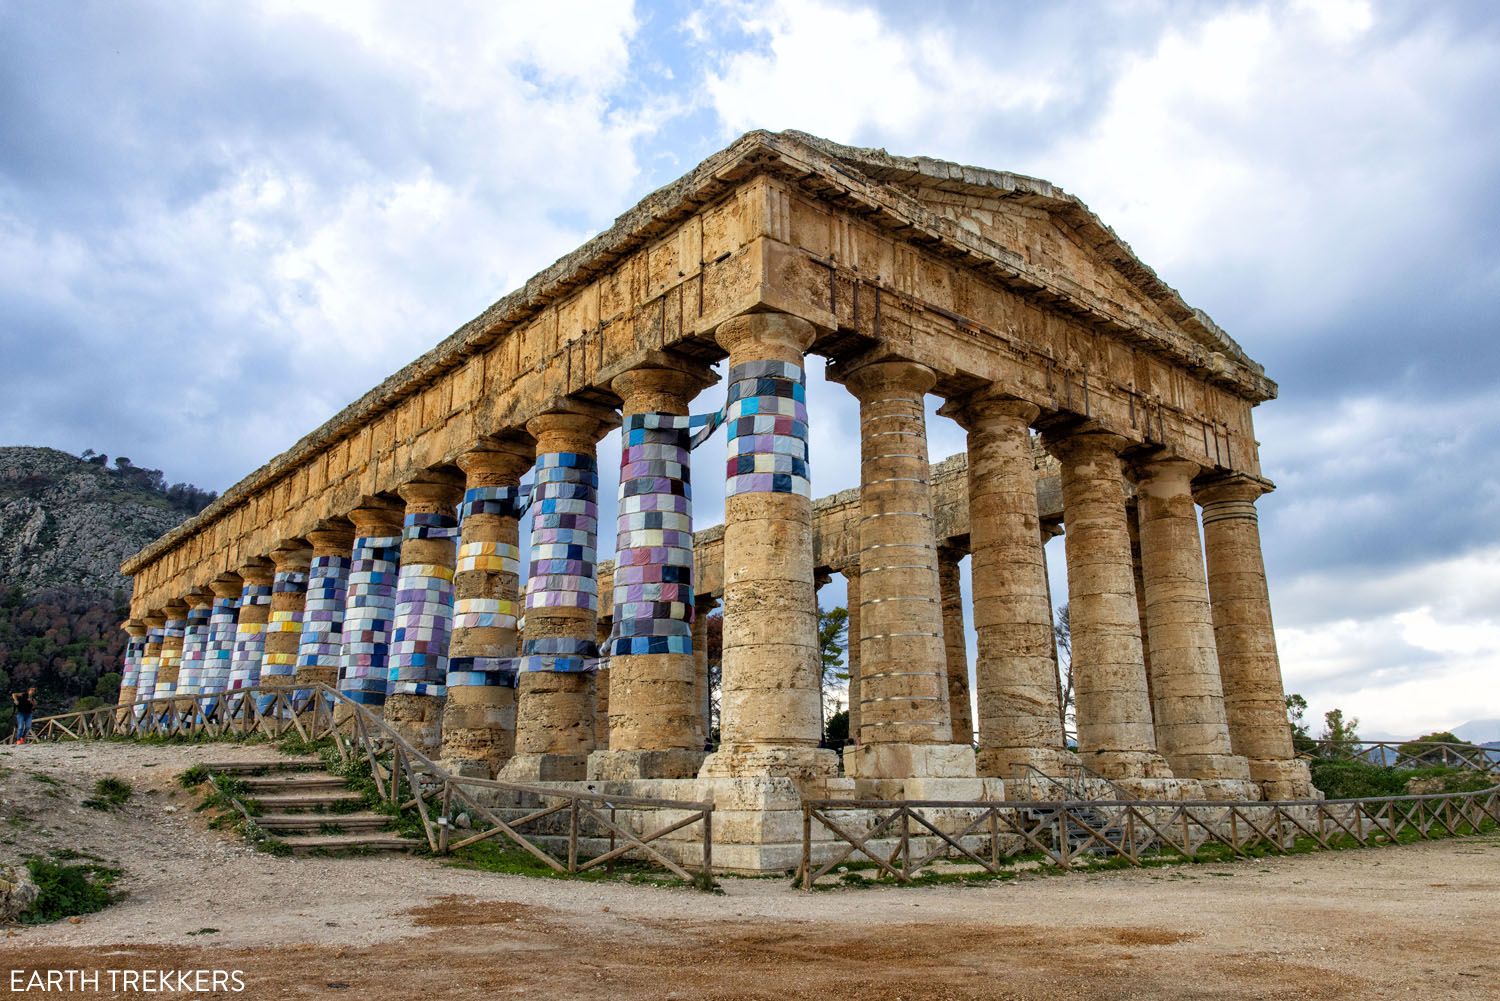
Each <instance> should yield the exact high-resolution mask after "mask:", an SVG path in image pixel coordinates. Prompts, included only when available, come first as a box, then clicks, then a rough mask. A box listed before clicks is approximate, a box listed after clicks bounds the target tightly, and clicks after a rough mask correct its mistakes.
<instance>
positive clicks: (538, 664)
mask: <svg viewBox="0 0 1500 1001" xmlns="http://www.w3.org/2000/svg"><path fill="white" fill-rule="evenodd" d="M608 666H609V664H608V660H607V658H602V657H600V656H599V645H598V644H597V643H595V642H594V641H593V640H581V639H574V638H573V637H571V636H552V637H547V638H544V639H534V640H527V641H526V642H524V643H523V644H521V656H520V657H518V658H516V670H517V671H521V672H525V671H552V672H555V673H559V674H562V673H566V674H579V673H586V672H591V671H598V670H600V669H601V668H603V667H608Z"/></svg>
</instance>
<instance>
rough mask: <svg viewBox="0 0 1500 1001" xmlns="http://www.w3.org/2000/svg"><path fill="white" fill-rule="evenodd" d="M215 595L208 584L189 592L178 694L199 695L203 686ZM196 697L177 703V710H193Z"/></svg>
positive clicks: (178, 678)
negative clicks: (210, 620)
mask: <svg viewBox="0 0 1500 1001" xmlns="http://www.w3.org/2000/svg"><path fill="white" fill-rule="evenodd" d="M213 600H214V595H213V592H212V591H210V590H209V589H208V588H206V587H203V588H197V589H195V590H193V591H190V592H188V597H187V604H188V612H187V628H186V630H184V632H183V634H182V672H181V673H180V674H179V675H178V676H177V694H178V695H182V696H188V695H197V694H198V693H199V692H201V691H202V690H203V666H204V663H205V661H206V659H207V657H208V630H209V618H210V616H211V615H212V614H213V613H212V611H211V607H212V605H213ZM193 706H194V701H193V700H192V699H185V700H184V701H182V702H179V703H178V704H177V707H178V711H179V712H183V713H187V712H192V711H193Z"/></svg>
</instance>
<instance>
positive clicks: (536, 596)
mask: <svg viewBox="0 0 1500 1001" xmlns="http://www.w3.org/2000/svg"><path fill="white" fill-rule="evenodd" d="M604 428H605V422H604V421H603V420H601V419H600V417H599V416H597V415H594V414H590V413H583V412H563V413H550V414H543V415H541V416H538V417H533V418H532V419H531V420H529V421H527V422H526V430H527V431H529V432H530V433H531V436H532V437H533V438H535V439H536V473H535V485H534V486H533V488H532V503H531V508H532V512H533V513H532V529H531V552H530V557H531V559H530V565H529V567H528V571H529V572H528V574H527V580H526V618H525V625H524V627H523V629H522V633H521V657H520V660H519V662H518V670H519V676H518V679H517V686H516V750H515V755H514V756H513V757H512V758H511V759H510V760H509V761H508V762H506V763H505V767H504V768H503V769H502V770H501V773H500V774H501V777H502V778H504V779H507V780H509V781H514V782H528V781H531V782H534V781H570V780H578V779H582V778H584V777H585V775H586V773H587V769H588V756H589V753H590V752H591V751H593V750H594V746H595V744H594V671H595V670H597V668H598V658H599V646H598V638H597V633H596V629H597V619H598V614H599V582H598V578H597V566H596V564H597V561H598V532H599V504H598V496H599V466H598V461H597V458H596V456H595V449H596V445H597V443H598V441H599V439H600V437H602V436H603V433H604Z"/></svg>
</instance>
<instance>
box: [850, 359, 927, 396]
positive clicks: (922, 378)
mask: <svg viewBox="0 0 1500 1001" xmlns="http://www.w3.org/2000/svg"><path fill="white" fill-rule="evenodd" d="M836 380H837V381H839V382H842V383H843V384H844V385H845V386H847V387H848V388H849V392H851V393H853V394H854V395H855V396H856V397H858V398H859V399H860V400H861V401H864V400H865V399H867V398H873V399H877V400H879V399H884V398H886V397H888V396H891V395H897V394H899V395H906V396H923V395H925V394H926V393H927V391H928V390H929V389H931V388H932V387H933V386H935V385H937V373H936V372H934V371H933V370H932V369H930V368H928V367H927V366H926V365H923V364H920V363H919V362H914V361H906V360H905V359H901V358H883V359H880V360H878V361H870V362H865V363H862V364H860V365H859V366H858V367H857V368H854V369H851V370H840V371H839V372H838V373H837V374H836Z"/></svg>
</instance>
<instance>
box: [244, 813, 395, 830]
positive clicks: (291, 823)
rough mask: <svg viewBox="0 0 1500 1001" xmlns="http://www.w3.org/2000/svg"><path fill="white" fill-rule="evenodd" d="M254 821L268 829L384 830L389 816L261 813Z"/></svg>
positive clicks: (370, 814) (376, 814)
mask: <svg viewBox="0 0 1500 1001" xmlns="http://www.w3.org/2000/svg"><path fill="white" fill-rule="evenodd" d="M255 823H256V824H257V825H258V826H260V827H262V828H264V829H265V830H268V831H287V832H290V833H310V832H317V831H319V829H320V828H322V827H324V826H325V825H327V826H329V827H338V828H341V829H342V830H343V831H344V832H354V831H384V830H385V828H386V827H388V826H390V823H391V818H390V817H388V816H386V815H385V814H383V813H368V812H364V813H263V814H261V815H260V816H259V817H256V818H255Z"/></svg>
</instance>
